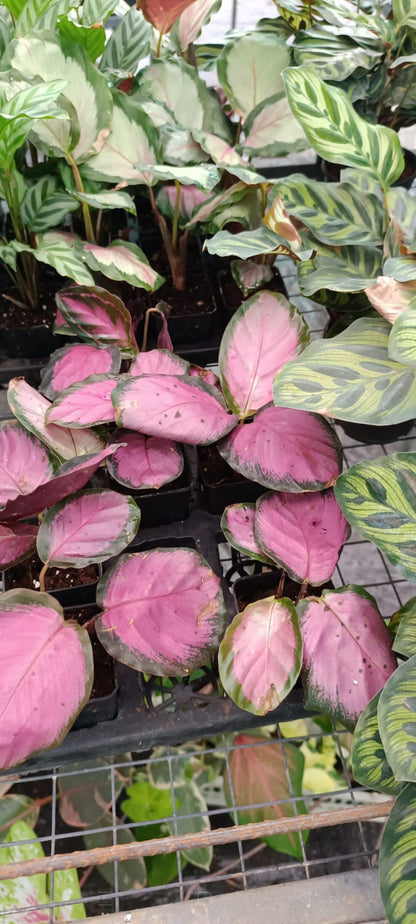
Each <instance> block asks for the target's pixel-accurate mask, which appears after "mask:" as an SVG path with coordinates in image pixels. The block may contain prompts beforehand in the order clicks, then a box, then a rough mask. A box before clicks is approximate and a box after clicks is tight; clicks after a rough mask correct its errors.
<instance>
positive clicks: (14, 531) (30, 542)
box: [0, 523, 39, 570]
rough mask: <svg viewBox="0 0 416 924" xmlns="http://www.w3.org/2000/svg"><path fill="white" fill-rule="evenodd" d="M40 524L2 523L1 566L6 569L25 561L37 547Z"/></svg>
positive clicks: (0, 532) (0, 526)
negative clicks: (12, 524)
mask: <svg viewBox="0 0 416 924" xmlns="http://www.w3.org/2000/svg"><path fill="white" fill-rule="evenodd" d="M38 528H39V527H38V526H36V525H34V524H32V523H15V524H14V526H11V525H10V524H9V525H8V526H7V525H5V524H3V525H2V524H1V523H0V568H1V569H2V570H6V568H11V567H12V565H16V564H17V563H18V562H19V561H23V560H24V559H25V558H27V557H28V555H30V553H31V552H32V550H33V549H35V548H36V536H37V533H38Z"/></svg>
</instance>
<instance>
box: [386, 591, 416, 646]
mask: <svg viewBox="0 0 416 924" xmlns="http://www.w3.org/2000/svg"><path fill="white" fill-rule="evenodd" d="M396 626H397V628H396ZM393 628H394V629H395V636H394V642H393V650H394V651H396V652H397V654H400V655H403V656H404V657H405V658H411V657H412V655H414V654H416V597H411V599H410V600H408V601H407V603H405V604H404V606H401V607H400V609H399V610H397V613H395V614H394V617H393ZM389 629H390V626H389Z"/></svg>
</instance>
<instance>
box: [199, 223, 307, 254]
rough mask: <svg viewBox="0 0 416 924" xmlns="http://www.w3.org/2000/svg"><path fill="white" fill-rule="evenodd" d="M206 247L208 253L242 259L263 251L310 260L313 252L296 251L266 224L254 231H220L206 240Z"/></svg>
mask: <svg viewBox="0 0 416 924" xmlns="http://www.w3.org/2000/svg"><path fill="white" fill-rule="evenodd" d="M292 246H293V245H292ZM204 248H205V249H206V250H208V253H213V254H217V256H219V257H240V258H241V259H242V260H246V259H247V258H249V257H256V256H258V255H259V254H263V253H275V254H276V256H277V255H278V254H286V255H287V256H289V257H292V258H293V259H295V260H308V259H309V258H310V256H311V254H312V250H311V249H310V248H309V250H296V252H294V251H293V250H292V249H291V247H290V246H289V244H288V243H287V241H285V240H284V239H283V238H282V237H279V235H278V234H275V233H274V232H273V231H269V229H268V228H265V227H264V226H263V227H260V228H255V229H254V230H253V231H241V232H240V233H239V234H231V233H230V232H229V231H219V232H218V234H215V235H214V237H211V238H209V239H208V240H207V241H205V244H204Z"/></svg>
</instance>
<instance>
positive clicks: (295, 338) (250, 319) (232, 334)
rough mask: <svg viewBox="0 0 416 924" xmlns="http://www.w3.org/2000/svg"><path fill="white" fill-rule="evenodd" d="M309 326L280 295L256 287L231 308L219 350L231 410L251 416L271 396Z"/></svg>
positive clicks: (220, 364)
mask: <svg viewBox="0 0 416 924" xmlns="http://www.w3.org/2000/svg"><path fill="white" fill-rule="evenodd" d="M308 340H309V331H308V329H307V327H306V324H305V322H304V321H303V319H302V317H301V315H300V314H299V313H298V312H297V310H296V308H294V307H293V305H290V304H289V302H288V301H287V299H286V298H285V297H284V296H283V295H274V294H273V293H272V292H266V291H263V292H259V293H257V294H256V295H253V296H252V297H251V298H249V299H247V301H246V302H244V304H243V305H241V307H240V308H239V309H238V311H236V312H235V314H234V316H233V318H232V319H231V321H230V322H229V324H228V326H227V327H226V329H225V332H224V335H223V338H222V341H221V348H220V354H219V367H220V378H221V385H222V388H223V391H224V396H225V398H226V400H227V402H228V404H229V405H230V408H231V410H232V411H234V413H235V414H238V415H239V416H240V417H243V418H245V417H250V416H251V415H252V414H254V412H255V411H258V410H260V408H261V407H264V405H266V404H270V402H271V401H272V399H273V390H272V387H273V379H274V377H275V376H276V374H277V372H279V371H280V370H281V369H282V368H283V366H285V365H286V363H287V362H289V360H290V359H293V358H294V357H295V356H298V354H299V353H300V352H301V351H302V350H303V349H304V347H305V346H306V344H307V342H308Z"/></svg>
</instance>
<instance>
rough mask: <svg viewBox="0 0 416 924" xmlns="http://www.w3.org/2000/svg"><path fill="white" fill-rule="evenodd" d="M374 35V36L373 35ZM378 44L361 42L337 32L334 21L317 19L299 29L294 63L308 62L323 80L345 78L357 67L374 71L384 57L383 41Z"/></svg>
mask: <svg viewBox="0 0 416 924" xmlns="http://www.w3.org/2000/svg"><path fill="white" fill-rule="evenodd" d="M374 37H375V36H374ZM379 46H380V47H379V48H370V47H369V46H368V45H366V46H364V45H360V44H358V43H357V42H356V41H354V32H353V40H351V38H350V36H347V35H343V34H342V33H340V34H336V32H335V31H334V28H333V26H332V25H327V24H325V23H322V24H321V23H318V24H317V25H315V26H314V27H313V28H310V29H306V30H304V29H302V30H301V31H300V32H298V34H297V36H296V38H295V41H294V43H293V53H294V59H295V64H300V65H304V64H306V65H307V64H309V65H311V66H312V67H313V69H314V71H315V72H316V73H317V74H318V75H319V77H321V79H322V80H330V81H334V82H336V83H340V82H342V81H345V80H346V79H347V77H349V76H350V75H351V74H354V77H355V78H356V74H355V72H356V71H357V70H358V69H362V70H363V71H365V72H367V71H371V70H372V69H373V68H375V67H376V65H378V64H379V62H380V60H381V59H382V57H383V53H384V45H383V43H382V42H381V41H379Z"/></svg>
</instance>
